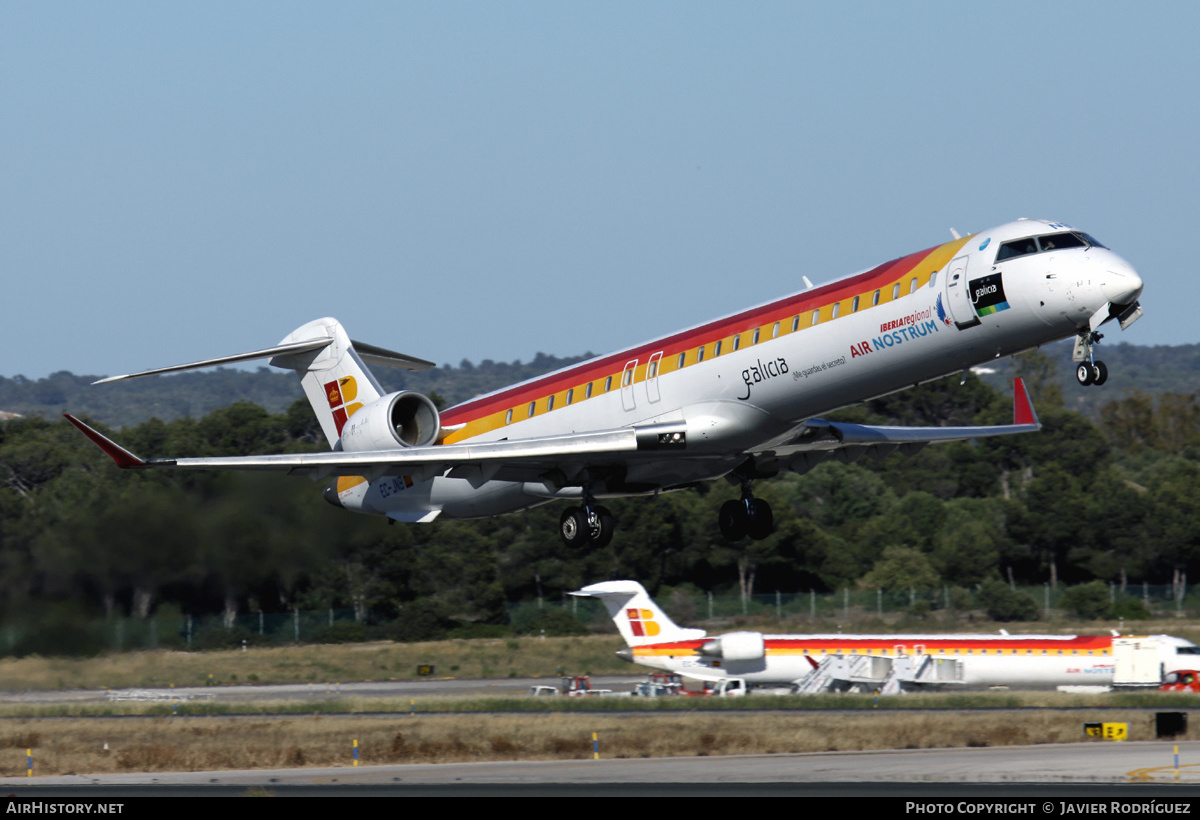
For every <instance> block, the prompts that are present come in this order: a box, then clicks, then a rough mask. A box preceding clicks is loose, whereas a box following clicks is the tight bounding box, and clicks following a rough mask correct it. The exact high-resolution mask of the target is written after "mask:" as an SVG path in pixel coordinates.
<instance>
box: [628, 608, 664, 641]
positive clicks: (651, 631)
mask: <svg viewBox="0 0 1200 820" xmlns="http://www.w3.org/2000/svg"><path fill="white" fill-rule="evenodd" d="M625 617H626V618H628V619H629V628H630V629H631V630H632V631H633V634H634V635H635V636H636V637H638V638H653V637H654V636H656V635H657V634H658V633H659V632H660V631H662V630H661V629H660V628H659V626H658V624H657V623H656V622H655V621H654V613H653V612H652V611H650V610H649V609H637V608H635V607H630V608H629V609H626V610H625Z"/></svg>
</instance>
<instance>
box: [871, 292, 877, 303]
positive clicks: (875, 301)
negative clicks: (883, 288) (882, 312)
mask: <svg viewBox="0 0 1200 820" xmlns="http://www.w3.org/2000/svg"><path fill="white" fill-rule="evenodd" d="M877 304H879V291H875V295H874V296H872V297H871V306H872V307H874V306H875V305H877Z"/></svg>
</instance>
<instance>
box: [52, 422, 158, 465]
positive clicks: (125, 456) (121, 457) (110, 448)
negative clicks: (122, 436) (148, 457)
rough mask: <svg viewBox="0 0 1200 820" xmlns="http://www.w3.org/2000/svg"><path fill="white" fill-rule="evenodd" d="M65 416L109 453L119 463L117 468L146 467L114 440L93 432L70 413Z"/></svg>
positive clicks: (144, 463) (141, 460)
mask: <svg viewBox="0 0 1200 820" xmlns="http://www.w3.org/2000/svg"><path fill="white" fill-rule="evenodd" d="M63 416H64V417H65V418H66V420H67V421H69V422H71V424H74V425H75V426H76V427H77V428H78V429H79V432H81V433H83V434H84V435H85V436H87V437H88V438H89V439H91V440H92V443H93V444H95V445H96V446H97V447H99V448H100V449H101V450H103V451H104V452H106V453H108V457H109V458H111V459H112V460H113V461H115V462H117V466H118V467H120V468H121V469H122V470H129V469H133V468H137V467H145V466H146V462H145V460H143V459H140V458H138V457H137V456H135V455H134V454H133V453H131V452H129V451H128V450H126V449H125V448H124V447H122V446H121V445H120V444H117V443H116V442H115V441H113V440H112V439H110V438H107V437H105V436H103V435H101V434H100V433H98V432H96V431H95V430H93V429H92V428H91V427H88V426H87V425H86V424H84V423H83V422H82V421H80V420H79V419H77V418H75V417H74V416H72V415H71V414H70V413H63Z"/></svg>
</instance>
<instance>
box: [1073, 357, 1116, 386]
mask: <svg viewBox="0 0 1200 820" xmlns="http://www.w3.org/2000/svg"><path fill="white" fill-rule="evenodd" d="M1107 376H1108V371H1107V370H1105V377H1106V378H1107ZM1075 380H1076V381H1078V382H1079V383H1080V384H1082V385H1083V386H1084V387H1087V386H1088V385H1089V384H1092V383H1093V382H1095V381H1096V371H1095V370H1093V369H1092V365H1091V364H1090V363H1089V362H1080V363H1079V366H1078V367H1076V368H1075Z"/></svg>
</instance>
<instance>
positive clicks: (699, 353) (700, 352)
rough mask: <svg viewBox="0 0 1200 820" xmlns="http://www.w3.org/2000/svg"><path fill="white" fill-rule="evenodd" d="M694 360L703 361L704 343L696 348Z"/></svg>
mask: <svg viewBox="0 0 1200 820" xmlns="http://www.w3.org/2000/svg"><path fill="white" fill-rule="evenodd" d="M696 361H697V362H702V361H704V345H700V347H699V349H698V350H696Z"/></svg>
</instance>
